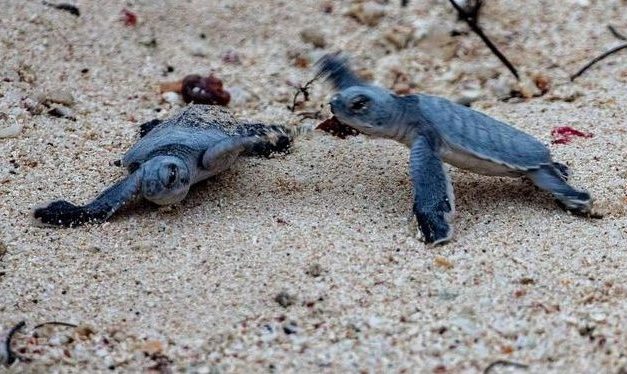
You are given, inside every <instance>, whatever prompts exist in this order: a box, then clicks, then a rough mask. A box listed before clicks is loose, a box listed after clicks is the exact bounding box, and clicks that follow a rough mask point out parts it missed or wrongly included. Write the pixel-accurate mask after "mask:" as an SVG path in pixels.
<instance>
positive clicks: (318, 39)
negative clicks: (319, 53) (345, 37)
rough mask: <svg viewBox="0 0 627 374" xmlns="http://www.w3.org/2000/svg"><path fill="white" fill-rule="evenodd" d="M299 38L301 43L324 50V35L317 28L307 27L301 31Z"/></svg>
mask: <svg viewBox="0 0 627 374" xmlns="http://www.w3.org/2000/svg"><path fill="white" fill-rule="evenodd" d="M300 38H301V39H302V41H303V42H305V43H309V44H311V45H313V46H314V47H316V48H324V46H325V45H326V41H325V37H324V34H323V33H322V31H320V29H318V28H313V27H308V28H306V29H303V30H301V32H300Z"/></svg>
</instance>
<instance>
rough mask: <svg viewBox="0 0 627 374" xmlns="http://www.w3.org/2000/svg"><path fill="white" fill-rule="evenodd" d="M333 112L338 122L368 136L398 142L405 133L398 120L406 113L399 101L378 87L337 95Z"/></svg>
mask: <svg viewBox="0 0 627 374" xmlns="http://www.w3.org/2000/svg"><path fill="white" fill-rule="evenodd" d="M330 104H331V112H332V113H333V114H334V115H335V116H336V117H337V119H338V120H339V121H340V122H342V123H344V124H346V125H348V126H350V127H353V128H355V129H357V130H359V131H360V132H363V133H364V134H367V135H373V136H378V137H384V138H396V137H397V135H398V134H399V132H400V130H401V123H400V121H397V117H398V116H399V115H400V114H401V113H402V112H403V111H402V110H400V109H401V108H399V105H398V100H397V97H396V96H394V95H392V94H391V93H390V92H389V91H388V90H386V89H383V88H380V87H376V86H353V87H349V88H347V89H345V90H342V91H340V92H338V93H336V94H335V95H334V96H333V98H332V99H331V103H330Z"/></svg>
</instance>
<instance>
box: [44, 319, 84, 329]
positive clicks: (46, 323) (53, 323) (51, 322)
mask: <svg viewBox="0 0 627 374" xmlns="http://www.w3.org/2000/svg"><path fill="white" fill-rule="evenodd" d="M47 325H57V326H66V327H78V326H77V325H75V324H73V323H67V322H57V321H50V322H44V323H40V324H39V325H37V326H35V327H33V330H37V329H38V328H41V327H44V326H47Z"/></svg>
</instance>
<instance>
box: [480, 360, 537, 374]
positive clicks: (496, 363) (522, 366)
mask: <svg viewBox="0 0 627 374" xmlns="http://www.w3.org/2000/svg"><path fill="white" fill-rule="evenodd" d="M497 366H512V367H515V368H518V369H527V368H529V366H528V365H525V364H519V363H517V362H512V361H507V360H497V361H494V362H493V363H491V364H490V365H488V367H486V368H485V370H483V374H489V373H490V372H491V371H492V369H494V368H495V367H497Z"/></svg>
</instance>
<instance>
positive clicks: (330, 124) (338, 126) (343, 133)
mask: <svg viewBox="0 0 627 374" xmlns="http://www.w3.org/2000/svg"><path fill="white" fill-rule="evenodd" d="M316 129H317V130H322V131H324V132H328V133H329V134H331V135H333V136H337V137H338V138H340V139H346V138H347V137H349V136H357V135H359V134H360V132H359V130H357V129H354V128H352V127H350V126H348V125H345V124H343V123H342V122H340V121H339V120H338V119H337V117H335V116H333V117H331V118H329V119H327V120H325V121H323V122H322V123H320V124H319V125H318V126H316Z"/></svg>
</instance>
